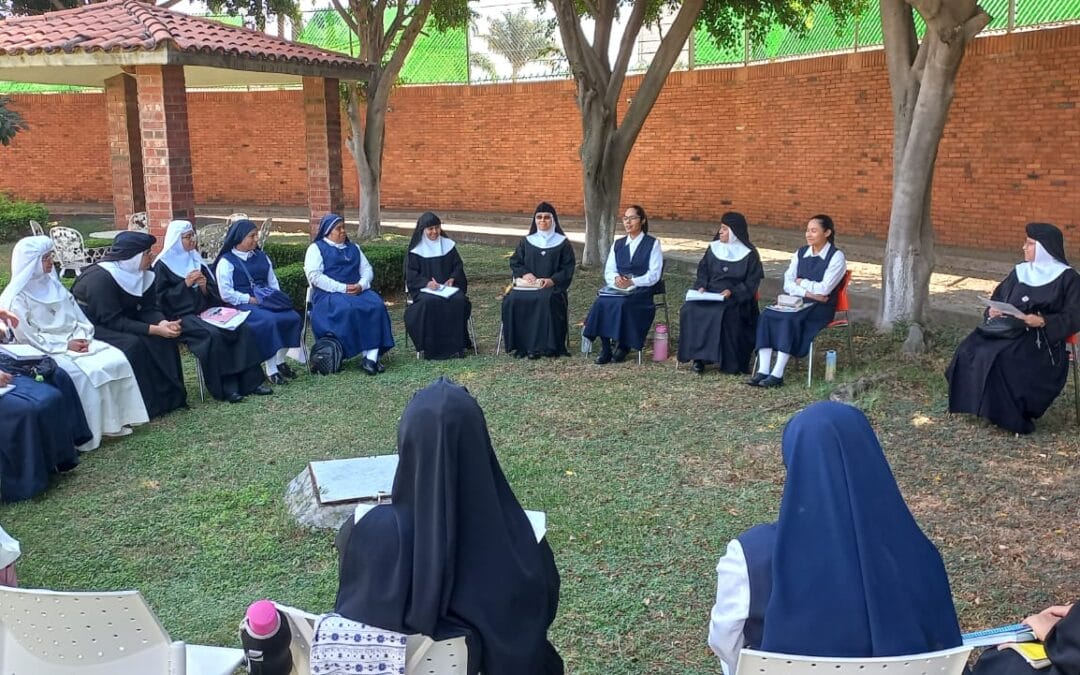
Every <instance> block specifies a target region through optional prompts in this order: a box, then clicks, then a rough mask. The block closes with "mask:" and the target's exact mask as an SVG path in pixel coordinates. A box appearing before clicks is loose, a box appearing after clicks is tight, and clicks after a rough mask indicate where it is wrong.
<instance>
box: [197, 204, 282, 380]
mask: <svg viewBox="0 0 1080 675" xmlns="http://www.w3.org/2000/svg"><path fill="white" fill-rule="evenodd" d="M258 235H259V228H258V227H257V226H256V225H255V223H253V222H251V221H250V220H246V219H244V220H238V221H236V222H235V223H233V224H232V227H230V228H229V231H228V232H227V233H226V234H225V242H224V243H223V244H222V245H221V251H220V252H219V253H218V255H217V259H215V260H214V268H215V272H216V276H217V282H218V291H219V293H220V294H221V299H222V300H224V301H225V302H227V303H229V304H230V305H232V306H234V307H236V308H237V309H241V310H244V311H249V312H251V314H249V315H248V318H247V320H245V322H244V324H245V325H246V326H247V327H248V328H249V329H251V332H253V333H254V334H255V342H256V343H257V345H258V349H259V356H260V358H262V360H263V366H265V368H266V375H267V377H268V378H269V379H270V382H271V383H273V384H285V383H286V378H293V377H296V373H295V372H294V371H293V369H292V368H290V367H289V365H288V364H287V363H285V356H286V354H287V353H288V352H289V351H290V350H296V351H295V352H294V354H295V355H296V356H297V357H298V358H300V359H301V360H302V359H303V350H302V349H301V344H300V331H301V328H302V323H303V322H302V319H301V318H300V315H299V314H297V313H296V311H295V310H293V309H286V310H283V311H273V310H270V309H266V308H264V307H261V306H260V305H259V301H258V299H257V298H256V297H255V289H254V286H260V287H264V288H273V289H275V290H281V284H279V283H278V280H277V276H275V275H274V265H273V263H271V262H270V258H269V257H268V256H267V255H266V253H264V252H263V251H262V249H260V248H259V245H258Z"/></svg>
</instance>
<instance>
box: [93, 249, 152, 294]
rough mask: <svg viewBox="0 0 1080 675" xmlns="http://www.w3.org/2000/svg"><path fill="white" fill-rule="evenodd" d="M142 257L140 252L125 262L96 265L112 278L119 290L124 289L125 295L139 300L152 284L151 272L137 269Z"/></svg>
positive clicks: (117, 261)
mask: <svg viewBox="0 0 1080 675" xmlns="http://www.w3.org/2000/svg"><path fill="white" fill-rule="evenodd" d="M142 255H143V254H142V253H141V252H140V253H136V254H135V255H134V256H132V257H130V258H128V259H127V260H108V261H106V262H102V263H98V265H99V266H100V267H101V269H103V270H105V271H106V272H108V273H109V275H110V276H112V278H113V280H114V281H116V283H117V284H118V285H119V286H120V288H122V289H124V292H125V293H127V294H128V295H134V296H135V297H136V298H141V297H142V295H143V293H145V292H146V289H148V288H150V286H151V285H153V283H154V273H153V272H150V271H146V272H144V271H143V270H141V269H139V268H140V267H141V264H140V263H141V262H142Z"/></svg>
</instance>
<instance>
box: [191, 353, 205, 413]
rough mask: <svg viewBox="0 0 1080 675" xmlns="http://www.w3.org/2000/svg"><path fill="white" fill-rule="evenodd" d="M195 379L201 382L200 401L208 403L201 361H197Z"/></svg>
mask: <svg viewBox="0 0 1080 675" xmlns="http://www.w3.org/2000/svg"><path fill="white" fill-rule="evenodd" d="M192 356H194V354H192ZM195 379H196V380H197V381H198V382H199V401H201V402H206V392H205V389H206V387H205V386H204V384H203V372H202V364H201V363H199V359H195Z"/></svg>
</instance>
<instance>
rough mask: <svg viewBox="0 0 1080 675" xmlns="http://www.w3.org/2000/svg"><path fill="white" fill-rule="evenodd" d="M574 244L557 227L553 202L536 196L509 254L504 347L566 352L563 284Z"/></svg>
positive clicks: (523, 352)
mask: <svg viewBox="0 0 1080 675" xmlns="http://www.w3.org/2000/svg"><path fill="white" fill-rule="evenodd" d="M574 263H575V259H574V249H573V247H572V246H571V245H570V240H569V239H567V238H566V235H565V234H563V231H562V228H561V227H559V216H558V214H556V213H555V207H554V206H552V205H551V204H548V203H547V202H541V203H540V205H539V206H537V207H536V212H535V213H534V214H533V220H532V225H531V227H530V228H529V234H528V236H526V237H523V238H522V240H521V241H520V242H519V243H518V245H517V249H516V250H515V251H514V254H513V255H512V256H511V257H510V271H511V272H512V273H513V275H514V285H513V288H512V289H511V291H510V292H509V293H507V294H506V296H505V297H504V298H503V303H502V321H503V339H504V340H505V342H506V351H507V352H514V353H515V354H516V355H517V357H518V358H522V357H525V356H528V357H529V358H530V359H538V358H540V357H541V356H569V352H568V351H566V331H567V326H566V322H567V316H568V313H569V307H568V300H567V295H566V293H567V290H568V289H569V288H570V282H571V281H572V280H573V278H574Z"/></svg>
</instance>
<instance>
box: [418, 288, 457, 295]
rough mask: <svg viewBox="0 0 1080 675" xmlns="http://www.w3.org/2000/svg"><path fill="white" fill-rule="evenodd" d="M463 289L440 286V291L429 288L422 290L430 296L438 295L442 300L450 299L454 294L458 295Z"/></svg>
mask: <svg viewBox="0 0 1080 675" xmlns="http://www.w3.org/2000/svg"><path fill="white" fill-rule="evenodd" d="M460 290H461V289H460V288H458V287H457V286H439V288H438V290H435V289H431V288H428V287H427V286H425V287H423V288H421V289H420V292H421V293H427V294H428V295H437V296H439V297H440V298H449V297H450V296H452V295H453V294H454V293H457V292H458V291H460Z"/></svg>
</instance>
